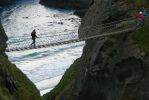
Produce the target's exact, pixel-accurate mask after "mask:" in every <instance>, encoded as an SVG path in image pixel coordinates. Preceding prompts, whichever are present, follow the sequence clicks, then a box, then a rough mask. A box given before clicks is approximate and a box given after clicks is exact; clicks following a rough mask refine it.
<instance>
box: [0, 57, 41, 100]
mask: <svg viewBox="0 0 149 100" xmlns="http://www.w3.org/2000/svg"><path fill="white" fill-rule="evenodd" d="M7 72H9V74H10V77H11V78H12V79H13V80H14V81H17V86H18V90H17V92H16V94H15V95H12V94H11V93H10V92H9V90H8V89H7V88H6V85H5V79H6V73H7ZM0 100H41V97H40V95H39V91H38V90H37V89H36V87H35V86H34V85H33V83H32V82H31V81H30V80H28V78H27V77H26V76H25V75H24V74H23V73H22V72H21V71H20V70H19V69H18V68H16V66H15V65H13V64H11V63H10V62H9V61H8V59H7V58H5V57H3V56H0Z"/></svg>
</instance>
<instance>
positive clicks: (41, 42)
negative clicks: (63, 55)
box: [6, 19, 136, 52]
mask: <svg viewBox="0 0 149 100" xmlns="http://www.w3.org/2000/svg"><path fill="white" fill-rule="evenodd" d="M135 29H136V20H134V19H127V20H119V21H115V22H111V23H107V24H101V25H96V26H92V27H86V28H84V29H83V30H84V32H85V33H86V32H89V33H94V34H93V35H90V36H84V37H83V38H79V37H78V34H77V33H75V32H73V31H72V32H70V33H69V34H58V35H51V36H46V37H39V38H37V39H36V45H34V46H33V45H31V43H32V39H31V38H27V37H16V38H11V39H9V41H8V42H7V45H8V47H7V48H6V52H12V51H23V50H30V49H38V48H45V47H50V46H58V45H63V44H69V43H76V42H80V41H85V40H88V39H93V38H99V37H106V36H110V35H115V34H119V33H125V32H129V31H133V30H135ZM94 31H95V32H94ZM95 33H96V34H95ZM99 33H100V34H99Z"/></svg>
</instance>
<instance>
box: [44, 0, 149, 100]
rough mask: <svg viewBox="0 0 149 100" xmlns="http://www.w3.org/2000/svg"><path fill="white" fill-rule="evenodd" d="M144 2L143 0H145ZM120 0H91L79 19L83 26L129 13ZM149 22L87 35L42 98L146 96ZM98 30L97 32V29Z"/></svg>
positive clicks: (132, 99)
mask: <svg viewBox="0 0 149 100" xmlns="http://www.w3.org/2000/svg"><path fill="white" fill-rule="evenodd" d="M146 2H147V0H146ZM132 13H134V12H132V11H131V10H129V6H128V4H127V3H126V2H125V1H123V0H95V1H94V4H93V5H92V6H91V7H90V8H89V10H88V11H87V13H86V14H85V16H84V17H83V19H82V23H81V26H80V29H79V37H80V38H82V37H84V36H90V35H92V34H95V33H97V32H96V30H94V31H92V32H87V31H89V30H90V29H89V30H85V31H86V32H84V28H86V27H91V26H95V25H100V24H102V23H105V22H111V21H114V20H119V19H124V18H128V17H131V16H132ZM148 31H149V26H144V27H142V28H141V29H140V30H138V31H137V32H130V33H123V34H119V35H114V36H109V37H103V38H97V39H90V40H87V41H86V45H85V47H84V49H83V54H82V57H81V58H80V59H78V60H77V61H75V62H74V64H73V65H72V66H71V67H70V68H69V69H68V70H67V71H66V73H65V74H64V76H63V78H62V80H61V81H60V83H59V84H58V85H57V86H56V87H55V89H53V90H52V91H51V92H50V93H48V94H46V95H44V98H45V99H46V100H149V87H148V82H149V75H148V74H149V39H148V38H149V34H148ZM98 34H100V33H98Z"/></svg>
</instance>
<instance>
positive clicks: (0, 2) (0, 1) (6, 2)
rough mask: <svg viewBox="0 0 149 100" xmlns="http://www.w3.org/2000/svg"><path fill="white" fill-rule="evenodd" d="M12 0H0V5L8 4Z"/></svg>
mask: <svg viewBox="0 0 149 100" xmlns="http://www.w3.org/2000/svg"><path fill="white" fill-rule="evenodd" d="M12 1H13V0H0V6H3V5H6V4H10V3H11V2H12Z"/></svg>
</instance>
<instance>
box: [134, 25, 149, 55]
mask: <svg viewBox="0 0 149 100" xmlns="http://www.w3.org/2000/svg"><path fill="white" fill-rule="evenodd" d="M133 39H134V40H136V41H137V43H138V45H139V47H140V48H141V50H143V51H144V52H145V53H147V54H149V25H146V26H144V27H143V28H141V29H139V30H138V31H137V32H135V33H133Z"/></svg>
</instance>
